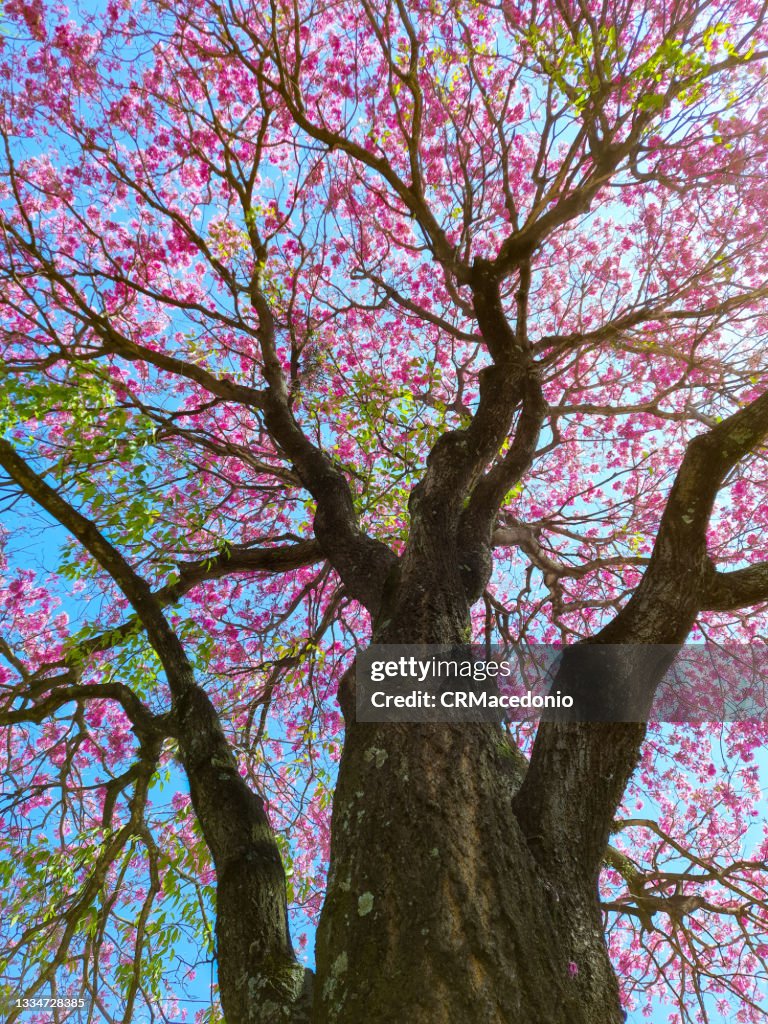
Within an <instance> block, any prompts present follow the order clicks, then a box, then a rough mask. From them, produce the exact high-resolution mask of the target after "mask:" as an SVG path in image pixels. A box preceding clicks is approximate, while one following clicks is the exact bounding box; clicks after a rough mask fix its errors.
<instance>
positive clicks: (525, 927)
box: [313, 546, 623, 1024]
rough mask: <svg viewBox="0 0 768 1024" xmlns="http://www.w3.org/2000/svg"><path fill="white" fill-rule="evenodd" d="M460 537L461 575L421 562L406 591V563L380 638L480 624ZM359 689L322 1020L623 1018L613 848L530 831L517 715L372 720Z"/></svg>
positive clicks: (443, 639) (335, 837) (321, 974)
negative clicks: (614, 934)
mask: <svg viewBox="0 0 768 1024" xmlns="http://www.w3.org/2000/svg"><path fill="white" fill-rule="evenodd" d="M445 551H450V546H448V547H447V548H444V553H443V558H442V561H441V563H440V564H441V567H442V568H441V571H442V573H443V576H442V578H443V580H444V581H445V580H446V579H447V580H449V581H452V583H453V585H452V586H450V587H447V588H446V587H445V585H443V586H440V585H439V582H438V579H437V577H435V576H430V575H429V574H426V575H424V576H423V577H422V578H421V580H420V582H418V583H416V582H415V579H416V577H415V575H414V576H411V578H410V579H409V580H408V585H407V591H405V592H404V591H403V589H402V577H401V585H400V586H397V585H395V587H394V590H395V593H393V594H390V595H389V598H388V600H387V601H386V602H385V607H384V611H383V612H382V618H381V620H380V625H379V629H378V631H377V632H376V633H375V634H374V640H375V642H378V643H385V642H390V643H393V642H425V643H447V644H451V643H459V642H462V641H465V640H466V636H467V630H468V626H469V611H468V605H467V601H466V597H465V594H464V592H463V590H462V589H461V588H460V587H459V586H458V585H457V576H456V574H455V573H454V572H453V571H452V567H451V565H450V564H447V562H448V563H450V561H451V559H450V557H449V556H448V555H446V554H445ZM405 564H406V565H407V559H406V560H405ZM392 609H396V610H397V613H395V614H389V613H390V612H391V610H392ZM350 701H351V696H350V695H349V694H347V697H346V700H345V704H346V707H345V712H346V715H347V736H346V742H345V747H344V752H343V755H342V759H341V763H340V766H339V777H338V783H337V788H336V792H335V797H334V807H333V821H332V844H331V864H330V874H329V880H328V891H327V896H326V902H325V905H324V909H323V913H322V917H321V921H320V927H319V929H318V935H317V974H316V982H315V1009H314V1017H313V1020H314V1022H315V1024H360V1022H362V1021H365V1022H366V1024H402V1022H403V1021H408V1022H409V1024H454V1022H455V1024H467V1022H468V1021H482V1022H483V1024H513V1022H514V1024H544V1022H546V1024H559V1022H562V1024H566V1022H568V1024H580V1022H583V1024H617V1022H620V1021H622V1020H623V1014H622V1011H621V1008H620V1005H619V996H618V985H617V982H616V978H615V974H614V972H613V969H612V966H611V964H610V961H609V959H608V955H607V950H606V947H605V941H604V934H603V924H602V919H601V913H600V909H599V903H598V896H597V877H598V870H599V864H596V865H591V866H589V867H586V866H585V865H584V864H582V863H577V862H576V861H575V859H574V858H573V857H571V856H570V855H569V851H568V849H567V848H566V849H558V850H556V851H554V855H550V854H552V853H553V851H552V849H547V850H546V851H542V850H541V849H540V848H539V847H538V846H537V844H536V842H535V841H534V840H535V837H532V836H530V835H528V834H526V831H525V829H524V827H523V825H522V824H521V822H520V821H519V820H518V818H517V816H516V814H515V811H514V804H513V799H514V796H515V793H516V792H517V791H518V789H519V786H520V783H521V780H522V777H523V774H524V772H525V759H524V758H523V757H522V755H521V754H520V752H519V751H518V750H517V749H516V748H515V747H514V746H513V745H512V744H511V743H510V742H509V741H508V740H507V738H506V736H505V734H504V733H503V731H502V729H501V728H500V727H499V726H496V725H493V724H475V725H447V724H439V725H438V724H435V725H404V724H397V725H395V724H384V725H376V724H364V723H357V722H355V721H354V712H353V709H352V707H351V706H350ZM614 788H615V789H616V790H617V794H618V795H617V799H618V798H620V795H621V789H619V788H618V787H614ZM602 799H604V794H603V793H602V792H596V794H595V800H596V801H597V800H602ZM562 810H563V817H564V820H567V817H568V815H567V807H563V808H562ZM601 811H602V808H601Z"/></svg>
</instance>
